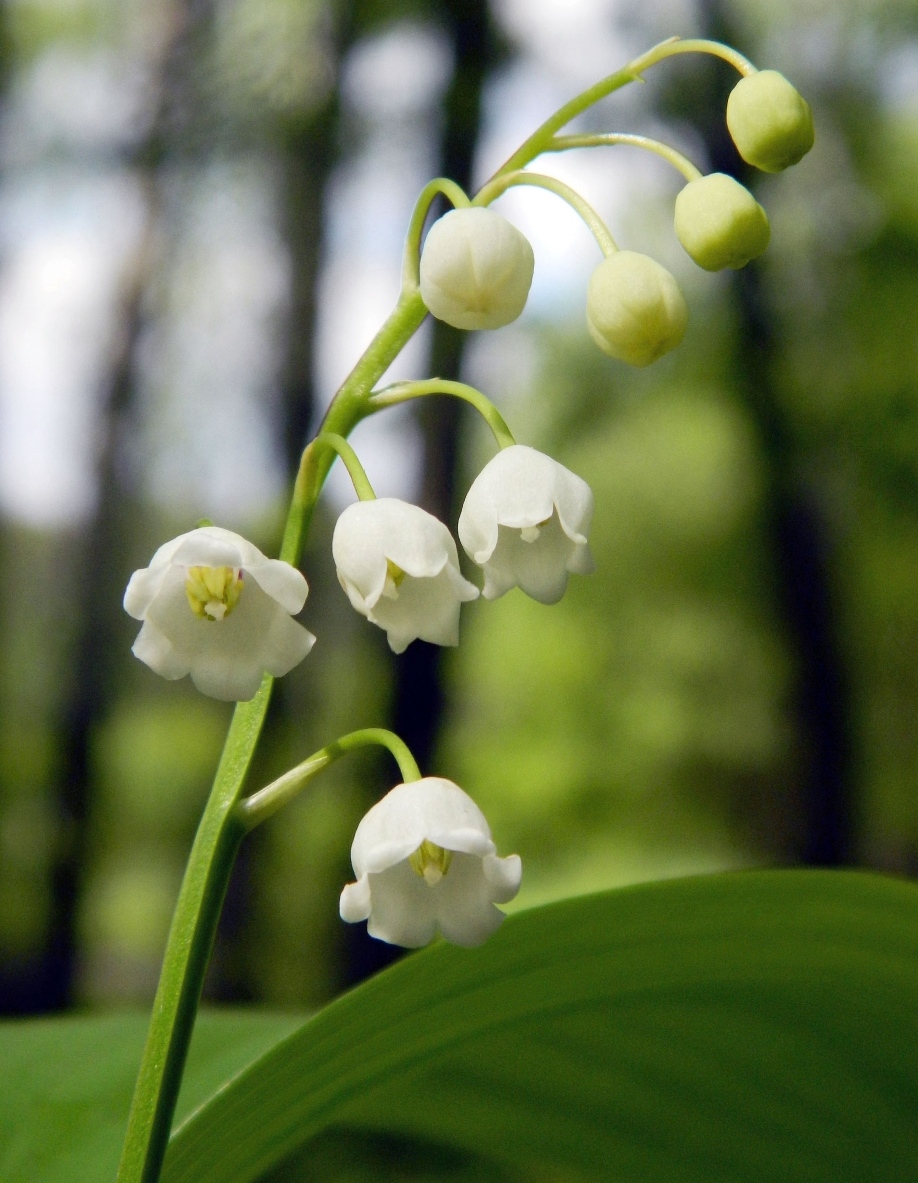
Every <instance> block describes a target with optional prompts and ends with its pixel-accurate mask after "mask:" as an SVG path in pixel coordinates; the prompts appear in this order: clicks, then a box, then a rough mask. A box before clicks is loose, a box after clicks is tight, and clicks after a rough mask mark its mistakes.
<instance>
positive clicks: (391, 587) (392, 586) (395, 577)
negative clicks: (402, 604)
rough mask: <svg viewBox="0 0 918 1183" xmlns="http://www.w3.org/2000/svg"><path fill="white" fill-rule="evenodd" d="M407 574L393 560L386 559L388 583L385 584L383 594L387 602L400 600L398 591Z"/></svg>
mask: <svg viewBox="0 0 918 1183" xmlns="http://www.w3.org/2000/svg"><path fill="white" fill-rule="evenodd" d="M404 578H405V572H404V571H403V570H402V569H401V567H399V566H398V565H397V564H395V563H393V562H392V560H391V559H386V582H385V583H384V584H383V590H382V594H383V595H384V596H385V597H386V599H387V600H397V599H398V589H399V588H400V587H401V584H402V580H403V579H404Z"/></svg>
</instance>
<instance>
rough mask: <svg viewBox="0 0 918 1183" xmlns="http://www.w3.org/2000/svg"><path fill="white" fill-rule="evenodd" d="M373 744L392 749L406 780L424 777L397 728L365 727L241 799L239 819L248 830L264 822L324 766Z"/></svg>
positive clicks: (238, 808) (345, 736)
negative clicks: (393, 729)
mask: <svg viewBox="0 0 918 1183" xmlns="http://www.w3.org/2000/svg"><path fill="white" fill-rule="evenodd" d="M370 744H378V745H379V746H381V747H384V748H386V749H388V751H389V752H391V753H392V755H393V757H394V758H395V761H396V763H397V764H398V767H399V771H400V772H401V774H402V781H403V782H404V783H405V784H408V782H409V781H413V780H420V779H421V770H420V769H419V768H418V766H417V762H416V761H415V758H414V756H412V754H411V751H410V750H409V748H408V745H407V744H406V743H405V742H404V740H402V739H400V738H399V737H398V736H397V735H396V734H395V732H394V731H387V730H386V729H385V728H383V727H366V728H364V729H363V730H362V731H352V732H351V733H350V734H349V735H343V736H342V737H341V738H340V739H336V740H335V742H334V743H330V744H329V745H328V746H327V747H324V748H322V749H320V750H319V751H318V752H316V753H315V754H314V755H312V756H310V757H309V759H308V760H304V761H303V762H302V764H297V766H296V768H291V769H290V771H289V772H285V773H284V775H283V776H279V777H278V778H277V780H274V781H272V782H271V783H270V784H269V785H266V786H265V787H264V788H263V789H259V790H258V792H257V793H253V794H252V795H251V797H246V798H245V800H244V801H240V802H239V803H238V804H237V805H236V819H237V821H238V822H239V824H240V825H241V826H242V827H243V829H244V830H246V831H248V830H253V829H254V828H255V827H256V826H260V825H261V823H262V822H263V821H267V819H268V818H269V817H271V816H272V815H273V814H275V813H277V811H278V810H279V809H281V808H282V807H283V806H284V805H286V804H287V803H288V801H292V800H293V798H294V797H296V796H297V794H298V793H300V792H301V791H302V790H303V789H304V788H305V787H306V785H307V784H309V782H310V781H311V780H312V779H313V778H314V777H316V776H317V775H318V774H319V773H320V772H322V770H323V769H325V768H328V766H329V765H330V764H333V763H334V762H335V761H336V760H339V759H340V758H341V757H342V756H343V755H345V754H346V753H347V752H352V751H354V749H355V748H364V747H368V746H369V745H370Z"/></svg>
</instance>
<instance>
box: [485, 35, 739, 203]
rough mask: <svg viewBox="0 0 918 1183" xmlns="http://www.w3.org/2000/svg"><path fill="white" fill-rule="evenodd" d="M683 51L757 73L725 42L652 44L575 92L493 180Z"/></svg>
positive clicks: (543, 149) (515, 168) (675, 40)
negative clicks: (570, 125)
mask: <svg viewBox="0 0 918 1183" xmlns="http://www.w3.org/2000/svg"><path fill="white" fill-rule="evenodd" d="M680 53H709V54H713V55H714V56H715V57H719V58H723V59H724V61H727V62H729V63H730V64H731V65H732V66H733V67H734V68H735V69H736V70H738V71H739V73H740V74H743V75H746V74H754V73H755V72H756V69H755V66H753V64H752V63H751V62H750V61H749V60H748V59H747V58H744V57H743V55H742V54H741V53H737V52H736V50H735V49H731V48H730V46H729V45H722V44H721V43H720V42H719V41H706V40H702V39H692V40H688V41H682V40H680V39H679V38H678V37H670V38H669V39H668V40H666V41H661V42H660V44H659V45H655V46H653V48H652V49H648V50H647V52H646V53H643V54H641V56H640V57H636V58H635V59H634V60H633V61H630V62H629V63H628V65H627V66H624V67H623V68H622V69H621V70H616V71H615V73H614V74H610V75H609V76H608V77H607V78H602V79H600V81H599V82H597V83H595V84H594V85H593V86H589V87H587V89H586V90H584V91H581V93H580V94H578V95H575V96H574V98H572V99H571V100H570V102H567V103H565V104H564V106H563V107H560V108H559V109H558V110H557V111H556V112H555V113H554V115H552V116H551V117H550V118H548V119H546V120H545V122H544V123H543V124H542V125H541V127H538V128H536V130H535V131H534V132H533V133H532V135H531V136H530V137H529V138H528V139H527V140H525V141H524V142H523V143H522V144H521V145H520V147H519V148H517V150H516V151H515V152H514V153H513V155H512V156H511V157H510V158H509V159H508V160H507V161H505V163H504V164H502V165H501V167H500V168H499V169H498V170H497V172H496V173H495V174H494V177H493V178H492V180H494V179H496V178H497V177H500V176H503V175H504V174H506V173H512V172H517V171H518V170H519V169H521V168H525V167H526V165H527V164H530V163H531V162H532V161H533V160H535V158H536V157H537V156H539V155H541V153H542V152H546V151H549V150H550V149H549V144H550V142H551V140H552V138H553V136H554V135H555V133H556V132H559V131H560V130H561V128H562V127H564V126H565V125H566V124H568V123H570V121H571V120H572V119H575V118H576V117H577V116H578V115H581V114H582V113H583V112H584V111H586V110H587V109H588V108H590V107H592V106H593V104H594V103H598V102H599V100H600V99H604V98H605V97H606V96H607V95H610V94H613V93H614V92H615V91H616V90H621V88H622V87H623V86H627V85H628V83H629V82H638V81H640V80H641V75H642V74H643V73H644V71H645V70H647V69H649V68H650V67H651V66H654V65H656V64H657V62H662V61H663V60H664V59H665V58H668V57H673V56H674V55H676V54H680ZM488 183H490V182H488Z"/></svg>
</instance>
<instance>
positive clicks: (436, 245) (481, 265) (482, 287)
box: [420, 206, 535, 329]
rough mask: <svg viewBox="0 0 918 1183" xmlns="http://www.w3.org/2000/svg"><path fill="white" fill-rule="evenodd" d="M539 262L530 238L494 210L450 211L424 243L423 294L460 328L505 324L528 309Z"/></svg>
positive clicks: (435, 311)
mask: <svg viewBox="0 0 918 1183" xmlns="http://www.w3.org/2000/svg"><path fill="white" fill-rule="evenodd" d="M534 263H535V260H534V258H533V254H532V247H531V246H530V245H529V240H528V239H527V238H526V237H525V236H524V235H523V234H521V233H520V232H519V230H517V229H516V227H515V226H511V225H510V223H509V222H508V221H507V219H506V218H503V217H501V215H500V214H498V213H496V212H495V211H494V210H491V209H482V208H480V207H478V206H473V207H472V208H467V209H454V210H450V212H449V213H448V214H444V215H443V217H442V218H439V219H438V220H437V221H436V222H434V224H433V225H432V226H431V228H430V231H429V232H428V235H427V238H426V240H425V242H424V250H423V252H422V254H421V272H420V274H421V296H422V298H423V300H424V303H425V304H426V305H427V307H428V308H429V309H430V311H431V312H432V313H433V315H434V316H435V317H437V319H438V320H445V321H446V323H447V324H451V325H453V326H454V327H455V328H457V329H499V328H501V326H503V325H506V324H510V322H511V321H513V320H516V318H517V317H518V316H519V314H520V313H521V312H522V311H523V308H524V307H525V304H526V297H527V296H528V295H529V287H530V284H531V283H532V270H533V266H534Z"/></svg>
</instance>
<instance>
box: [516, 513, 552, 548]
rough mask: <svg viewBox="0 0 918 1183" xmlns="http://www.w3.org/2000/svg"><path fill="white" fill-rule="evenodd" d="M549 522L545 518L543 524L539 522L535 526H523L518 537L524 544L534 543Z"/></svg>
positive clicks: (549, 519) (548, 519)
mask: <svg viewBox="0 0 918 1183" xmlns="http://www.w3.org/2000/svg"><path fill="white" fill-rule="evenodd" d="M550 521H551V518H546V519H545V521H544V522H539V524H538V525H537V526H524V527H523V529H522V530H520V537H521V538H522V540H523V541H524V542H535V540H536V539H537V538H538V537H539V534H540V533H541V531H542V530H544V529H545V527H546V526H547V525H548V523H549V522H550Z"/></svg>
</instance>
